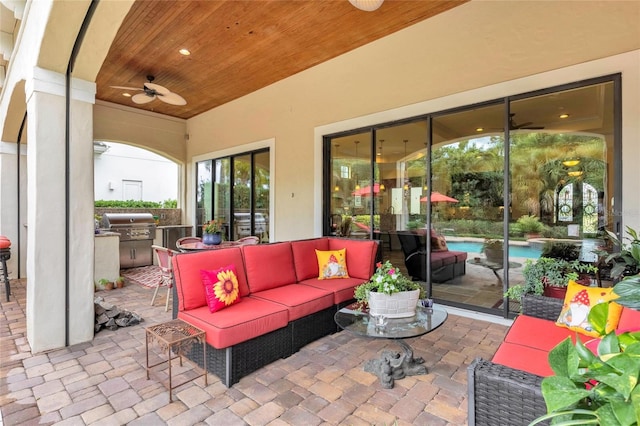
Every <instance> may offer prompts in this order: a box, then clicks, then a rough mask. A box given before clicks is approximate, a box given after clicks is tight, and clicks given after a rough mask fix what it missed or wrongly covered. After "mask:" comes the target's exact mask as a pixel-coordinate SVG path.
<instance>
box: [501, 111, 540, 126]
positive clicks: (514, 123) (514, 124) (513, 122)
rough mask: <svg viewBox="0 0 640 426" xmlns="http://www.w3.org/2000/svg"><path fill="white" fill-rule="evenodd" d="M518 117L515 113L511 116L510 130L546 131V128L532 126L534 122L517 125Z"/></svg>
mask: <svg viewBox="0 0 640 426" xmlns="http://www.w3.org/2000/svg"><path fill="white" fill-rule="evenodd" d="M515 116H516V113H515V112H512V113H510V114H509V130H519V129H526V130H540V129H544V126H532V124H533V121H527V122H526V123H520V124H516V122H515V120H514V117H515Z"/></svg>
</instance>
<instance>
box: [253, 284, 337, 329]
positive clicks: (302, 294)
mask: <svg viewBox="0 0 640 426" xmlns="http://www.w3.org/2000/svg"><path fill="white" fill-rule="evenodd" d="M252 296H253V297H256V298H260V299H264V300H268V301H271V302H273V303H278V304H280V305H282V306H284V307H286V308H287V310H288V311H289V321H295V320H297V319H299V318H302V317H305V316H307V315H311V314H314V313H316V312H319V311H322V310H323V309H326V308H328V307H330V306H333V292H331V291H329V290H324V289H320V288H316V287H310V286H307V285H302V284H290V285H286V286H281V287H276V288H272V289H269V290H263V291H259V292H256V293H253V294H252Z"/></svg>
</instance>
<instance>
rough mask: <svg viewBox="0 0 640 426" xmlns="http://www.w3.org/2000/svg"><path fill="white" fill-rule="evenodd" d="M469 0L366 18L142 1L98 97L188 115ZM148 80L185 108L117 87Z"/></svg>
mask: <svg viewBox="0 0 640 426" xmlns="http://www.w3.org/2000/svg"><path fill="white" fill-rule="evenodd" d="M466 1H467V0H455V1H447V0H417V1H416V0H409V1H401V0H386V1H385V2H384V3H383V4H382V7H380V9H378V10H376V11H374V12H363V11H361V10H358V9H356V8H355V7H354V6H352V5H351V4H350V3H349V2H348V1H347V0H224V1H148V0H138V1H136V2H135V3H134V4H133V6H132V8H131V10H130V12H129V14H128V15H127V17H126V18H125V20H124V22H123V24H122V26H121V27H120V29H119V31H118V33H117V35H116V37H115V39H114V42H113V44H112V46H111V49H110V50H109V53H108V55H107V57H106V59H105V62H104V64H103V66H102V68H101V70H100V72H99V73H98V77H97V81H96V82H97V96H96V97H97V99H100V100H103V101H108V102H114V103H117V104H122V105H127V106H131V107H136V108H140V109H145V110H148V111H155V112H158V113H162V114H166V115H170V116H174V117H179V118H190V117H193V116H195V115H197V114H200V113H202V112H205V111H207V110H210V109H212V108H215V107H217V106H219V105H222V104H224V103H226V102H229V101H232V100H234V99H237V98H239V97H241V96H244V95H246V94H249V93H251V92H253V91H256V90H258V89H260V88H263V87H265V86H268V85H269V84H272V83H275V82H277V81H279V80H282V79H284V78H287V77H289V76H291V75H293V74H296V73H298V72H300V71H303V70H305V69H307V68H310V67H313V66H314V65H317V64H319V63H322V62H324V61H327V60H329V59H331V58H334V57H336V56H339V55H341V54H343V53H346V52H348V51H350V50H353V49H355V48H357V47H360V46H363V45H365V44H367V43H370V42H372V41H374V40H376V39H379V38H381V37H384V36H386V35H389V34H391V33H393V32H396V31H398V30H400V29H402V28H405V27H407V26H410V25H412V24H415V23H417V22H420V21H422V20H424V19H427V18H429V17H431V16H434V15H437V14H439V13H441V12H444V11H446V10H449V9H451V8H453V7H456V6H459V5H461V4H463V3H465V2H466ZM181 48H187V49H189V51H190V52H191V55H189V56H183V55H181V54H180V53H179V52H178V50H179V49H181ZM148 75H153V76H154V77H155V80H154V83H155V84H159V85H161V86H164V87H166V88H167V89H169V90H170V91H172V92H174V93H177V94H179V95H181V96H182V97H183V98H185V100H186V101H187V104H186V105H184V106H175V105H169V104H167V103H164V102H161V101H160V100H158V99H155V100H153V101H151V102H150V103H147V104H142V105H138V104H135V103H133V102H132V100H131V98H130V97H125V96H123V92H125V91H124V90H122V89H114V88H112V87H110V86H128V87H134V88H140V89H142V87H143V84H144V83H145V82H146V81H147V76H148ZM129 92H130V94H132V95H135V94H136V93H140V92H135V91H129Z"/></svg>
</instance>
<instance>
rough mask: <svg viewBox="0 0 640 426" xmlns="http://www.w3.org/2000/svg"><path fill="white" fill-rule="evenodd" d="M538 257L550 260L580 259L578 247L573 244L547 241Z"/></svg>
mask: <svg viewBox="0 0 640 426" xmlns="http://www.w3.org/2000/svg"><path fill="white" fill-rule="evenodd" d="M540 257H549V258H551V259H563V260H568V261H573V260H577V259H578V258H579V257H580V246H578V245H576V244H575V243H565V242H552V241H547V242H546V243H544V246H543V247H542V252H541V253H540Z"/></svg>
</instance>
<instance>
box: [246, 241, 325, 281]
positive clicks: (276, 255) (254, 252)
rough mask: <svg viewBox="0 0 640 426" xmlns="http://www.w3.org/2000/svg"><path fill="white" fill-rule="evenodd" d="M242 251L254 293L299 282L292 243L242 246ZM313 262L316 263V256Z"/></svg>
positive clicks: (248, 279) (248, 278)
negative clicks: (294, 264) (294, 265)
mask: <svg viewBox="0 0 640 426" xmlns="http://www.w3.org/2000/svg"><path fill="white" fill-rule="evenodd" d="M242 251H243V254H244V267H245V270H246V271H247V282H248V283H249V288H250V289H251V292H252V293H255V292H258V291H264V290H269V289H271V288H276V287H280V286H283V285H287V284H294V283H296V282H297V280H296V272H295V269H294V267H293V253H292V252H291V243H289V242H283V243H271V244H258V245H255V246H242ZM313 261H314V262H316V258H315V256H314V257H313Z"/></svg>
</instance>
